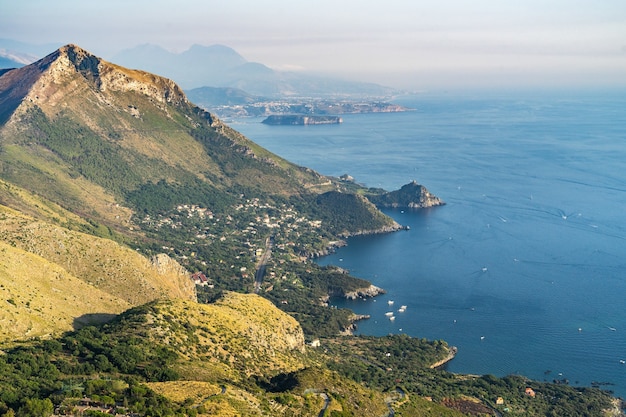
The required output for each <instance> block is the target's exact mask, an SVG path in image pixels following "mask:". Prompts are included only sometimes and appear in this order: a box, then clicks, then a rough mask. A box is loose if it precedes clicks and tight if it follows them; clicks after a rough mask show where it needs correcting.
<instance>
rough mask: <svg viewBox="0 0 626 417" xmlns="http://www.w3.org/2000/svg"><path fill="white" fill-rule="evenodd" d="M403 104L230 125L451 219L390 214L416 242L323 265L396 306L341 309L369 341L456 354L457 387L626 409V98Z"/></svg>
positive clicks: (548, 95) (459, 98)
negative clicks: (442, 345) (433, 200)
mask: <svg viewBox="0 0 626 417" xmlns="http://www.w3.org/2000/svg"><path fill="white" fill-rule="evenodd" d="M394 102H396V103H399V104H403V105H405V106H408V107H411V108H413V109H414V110H413V111H410V112H405V113H386V114H360V115H343V116H342V117H343V120H344V123H343V124H341V125H322V126H267V125H263V124H261V123H260V121H261V119H241V120H234V121H232V123H231V125H232V126H233V127H234V128H235V129H237V130H239V131H241V132H242V133H244V134H245V135H246V136H248V137H249V138H250V139H252V140H253V141H255V142H256V143H258V144H260V145H262V146H264V147H265V148H267V149H269V150H270V151H272V152H274V153H276V154H278V155H280V156H282V157H284V158H286V159H288V160H290V161H292V162H295V163H297V164H299V165H303V166H307V167H310V168H313V169H315V170H317V171H318V172H320V173H322V174H326V175H332V176H340V175H342V174H349V175H351V176H353V177H354V178H355V180H356V181H357V182H359V183H362V184H365V185H367V186H371V187H382V188H385V189H387V190H393V189H398V188H400V187H401V186H402V185H403V184H406V183H408V182H410V181H412V180H415V181H417V182H418V183H420V184H423V185H425V186H426V187H427V188H428V189H429V191H431V192H432V193H434V194H436V195H437V196H439V197H440V198H442V199H443V200H444V201H445V202H446V203H447V204H446V205H445V206H441V207H436V208H431V209H425V210H417V211H410V210H387V211H386V213H387V214H388V215H390V216H391V217H393V218H394V219H396V220H397V221H398V222H399V223H401V224H403V225H407V226H410V230H409V231H402V232H396V233H391V234H385V235H376V236H366V237H355V238H351V239H349V241H348V246H347V247H345V248H341V249H340V250H338V251H337V253H336V254H333V255H330V256H327V257H325V258H323V259H320V260H319V263H320V264H323V265H327V264H333V265H339V266H341V267H343V268H346V269H348V270H350V272H351V273H352V274H353V275H355V276H358V277H362V278H365V279H368V280H370V281H371V282H373V283H374V284H375V285H377V286H380V287H382V288H384V289H385V290H387V294H385V295H383V296H380V297H377V298H375V299H368V300H356V301H351V302H350V301H344V300H334V303H335V304H336V305H338V306H340V307H348V308H351V309H352V310H354V311H355V312H357V313H359V314H369V315H371V318H370V319H369V320H364V321H361V322H359V323H358V330H357V332H358V333H361V334H368V335H386V334H390V333H406V334H409V335H411V336H415V337H426V338H429V339H443V340H446V341H447V342H448V343H449V344H451V345H454V346H457V347H458V355H457V357H456V358H455V359H454V360H452V361H451V362H450V363H449V364H448V365H447V369H448V370H449V371H451V372H457V373H470V374H479V375H480V374H493V375H496V376H504V375H508V374H513V373H515V374H522V375H525V376H528V377H530V378H533V379H536V380H540V381H544V380H546V381H553V380H555V379H556V380H564V379H566V380H568V381H569V383H570V384H572V385H583V386H589V385H591V384H592V382H598V383H601V384H604V385H602V387H603V388H605V389H609V390H612V391H614V392H615V394H616V395H618V396H622V397H626V363H624V362H623V361H626V308H625V307H626V211H625V209H626V91H623V90H622V91H553V92H509V93H506V94H504V93H493V92H492V93H480V92H475V93H462V94H455V93H452V92H450V93H425V94H419V95H415V96H407V97H399V98H397V99H396V100H395V101H394ZM389 302H393V304H390V303H389ZM401 306H406V310H405V311H404V312H399V311H398V309H399V308H400V307H401ZM386 312H393V314H394V316H395V320H394V321H391V320H389V319H388V317H387V316H386V315H385V313H386Z"/></svg>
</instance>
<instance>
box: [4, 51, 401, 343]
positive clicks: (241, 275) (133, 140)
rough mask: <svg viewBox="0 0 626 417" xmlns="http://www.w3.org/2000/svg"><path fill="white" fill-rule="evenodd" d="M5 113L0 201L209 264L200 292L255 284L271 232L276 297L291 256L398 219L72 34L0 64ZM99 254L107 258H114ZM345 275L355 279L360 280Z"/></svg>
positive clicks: (194, 264) (186, 262)
mask: <svg viewBox="0 0 626 417" xmlns="http://www.w3.org/2000/svg"><path fill="white" fill-rule="evenodd" d="M0 122H2V126H1V127H0V180H2V181H3V182H4V183H5V184H6V188H2V187H0V203H2V204H3V205H5V206H7V207H10V208H12V209H14V210H17V211H19V212H20V213H22V214H23V215H26V216H29V217H32V218H33V219H35V220H39V221H41V222H45V227H42V229H46V230H48V231H47V232H45V233H44V232H40V233H41V234H42V235H46V234H50V235H51V236H56V235H58V234H59V233H60V232H57V231H55V230H58V228H59V227H60V228H62V229H63V230H65V229H67V230H68V231H67V232H65V233H70V232H80V233H87V234H89V235H92V236H95V237H97V238H101V239H102V238H105V239H109V240H114V241H115V242H117V244H122V245H125V246H130V247H132V248H133V249H135V251H134V252H133V253H135V254H139V253H140V254H142V255H143V256H144V257H146V258H148V259H153V258H155V257H158V256H162V255H161V254H165V255H167V256H169V257H170V258H171V259H174V260H175V261H178V262H180V263H181V264H182V266H183V267H184V268H186V269H187V270H188V271H190V273H191V272H197V271H201V272H203V273H204V274H207V275H208V276H209V278H210V280H211V283H212V287H213V288H214V290H213V291H208V293H207V292H206V291H205V293H203V294H201V296H202V297H205V298H207V299H211V298H212V297H213V296H214V295H211V294H209V293H216V292H218V291H220V290H223V289H228V290H238V291H252V290H253V289H254V287H255V285H256V286H260V284H259V283H257V284H255V282H254V280H251V279H249V278H248V279H245V278H246V277H248V276H249V274H254V269H255V268H256V265H257V262H258V259H257V257H258V255H257V254H258V253H262V252H263V251H264V250H267V249H268V243H267V239H268V238H270V237H271V236H274V242H275V244H276V246H277V249H280V251H282V252H283V254H282V255H281V256H283V257H284V258H285V259H284V260H287V261H288V263H284V264H276V265H272V267H273V270H272V272H273V273H274V274H275V277H267V278H266V279H265V280H264V281H263V285H264V286H265V287H266V288H268V289H273V290H274V291H275V292H276V294H275V295H273V294H270V293H269V292H266V296H268V297H269V298H271V299H275V300H277V302H279V301H280V298H279V297H281V298H284V297H285V293H284V291H283V290H284V289H286V288H285V287H286V285H285V284H284V283H281V284H280V285H275V284H276V283H275V282H274V280H275V279H276V278H277V277H282V276H284V274H286V273H293V272H287V271H288V270H289V269H291V266H290V265H291V264H292V262H294V261H296V260H298V259H299V258H300V257H302V256H305V257H306V256H311V254H313V253H319V252H320V251H322V250H325V249H326V248H327V247H328V246H329V245H330V242H333V241H336V240H338V239H339V236H341V235H349V234H351V233H360V232H363V231H377V230H383V229H384V230H388V229H389V228H392V229H393V228H397V227H399V226H398V225H396V224H395V222H393V220H391V219H390V218H389V217H387V216H384V215H382V213H380V212H379V211H378V210H377V209H376V208H375V206H374V205H373V204H372V203H371V202H369V201H368V200H367V199H365V198H363V197H360V196H357V195H355V194H353V192H351V191H350V192H349V191H348V189H347V188H346V187H345V186H344V185H343V183H342V182H340V181H338V180H335V179H331V178H327V177H324V176H322V175H320V174H318V173H316V172H314V171H312V170H310V169H307V168H303V167H299V166H296V165H293V164H291V163H289V162H288V161H285V160H283V159H281V158H279V157H278V156H276V155H273V154H271V153H270V152H268V151H267V150H265V149H263V148H261V147H259V146H258V145H256V144H254V143H253V142H251V141H250V140H248V139H246V138H245V137H244V136H242V135H241V134H239V133H238V132H236V131H234V130H232V129H231V128H229V127H228V126H226V125H225V124H224V123H222V122H221V121H220V120H219V119H217V118H215V117H214V116H212V115H211V114H209V113H207V112H205V111H204V110H202V109H200V108H198V107H196V106H195V105H193V104H192V103H190V102H189V101H188V100H187V98H186V96H185V94H184V93H183V91H182V90H181V89H180V88H179V87H178V86H177V85H176V84H175V83H174V82H173V81H171V80H169V79H167V78H163V77H160V76H156V75H154V74H151V73H147V72H143V71H139V70H130V69H127V68H124V67H120V66H118V65H115V64H111V63H109V62H107V61H104V60H102V59H101V58H98V57H96V56H94V55H92V54H90V53H88V52H87V51H85V50H83V49H81V48H79V47H78V46H75V45H68V46H65V47H62V48H60V49H59V50H57V51H55V52H54V53H52V54H50V55H48V56H46V57H45V58H43V59H41V60H39V61H37V62H35V63H33V64H30V65H27V66H25V67H22V68H19V69H14V70H10V71H7V72H5V73H4V74H2V76H0ZM304 236H306V238H303V237H304ZM10 239H11V241H12V242H14V243H13V244H14V246H16V247H20V248H21V249H24V250H27V251H31V252H34V253H36V254H37V255H40V256H41V253H42V250H40V249H38V246H37V245H36V244H35V243H29V244H28V245H26V246H19V244H18V243H19V242H20V239H21V238H20V239H17V238H16V237H15V236H10ZM72 241H74V240H72ZM107 241H108V240H107ZM295 241H298V244H294V242H295ZM83 246H84V245H81V246H79V247H78V248H76V249H75V250H76V251H79V250H82V249H80V248H81V247H83ZM53 247H54V246H53ZM66 251H67V253H66V252H65V251H62V253H64V254H66V255H67V256H69V257H70V259H74V260H75V261H74V263H73V264H72V265H74V266H75V265H77V264H79V263H81V264H83V267H82V268H83V269H77V270H74V269H73V268H72V267H70V265H68V261H64V260H62V259H57V258H55V257H54V252H51V253H49V255H50V256H51V257H52V258H53V259H51V261H52V262H55V263H59V264H60V265H61V266H63V267H65V268H66V269H67V270H68V272H69V273H71V274H72V275H73V276H75V277H81V278H84V279H86V280H87V281H88V283H90V284H92V285H96V284H98V285H100V286H101V287H102V286H105V287H107V291H109V292H110V293H111V294H112V295H114V296H116V297H120V296H121V294H119V293H118V292H116V291H115V288H118V289H119V288H120V287H119V286H118V283H116V282H115V281H112V282H111V283H108V284H107V283H106V282H104V283H99V282H94V281H93V279H89V278H88V276H90V274H88V273H86V272H85V270H87V271H91V272H93V273H95V274H96V275H97V276H101V277H102V276H106V275H107V273H105V272H103V271H101V270H100V267H93V266H91V267H90V266H89V262H87V260H85V261H81V262H78V260H80V259H83V256H82V255H77V253H76V252H73V250H70V249H66ZM274 251H275V253H277V252H276V249H275V250H274ZM46 253H47V252H46ZM298 262H301V261H299V260H298ZM70 263H71V262H70ZM85 265H86V266H85ZM107 265H110V267H111V268H114V267H116V264H115V262H114V261H110V263H109V264H107ZM117 269H118V270H119V271H120V272H121V273H123V274H126V275H128V276H131V275H133V274H134V273H133V272H132V270H130V269H124V268H122V267H120V266H119V265H118V266H117ZM333 274H334V273H332V272H323V273H321V272H319V271H317V269H310V268H309V269H308V270H307V271H304V272H302V273H301V274H300V277H299V280H302V281H304V282H309V283H310V284H308V285H307V286H301V285H299V284H298V283H297V282H295V281H294V282H292V283H291V284H289V285H288V286H287V287H292V288H291V292H290V297H289V298H292V299H293V303H294V304H291V305H289V306H285V308H290V309H292V310H293V309H294V308H295V310H296V311H293V313H294V314H295V313H296V312H300V313H303V309H304V310H315V311H317V310H320V309H322V307H321V306H320V305H319V304H318V302H317V301H316V300H318V299H319V298H321V297H323V296H324V295H326V294H328V293H330V292H333V291H335V289H336V287H337V284H336V283H333V282H332V281H331V280H330V279H329V277H332V276H334V275H333ZM342 281H343V284H341V285H344V286H345V285H347V286H348V287H350V290H354V289H356V288H358V287H359V286H361V287H362V286H365V287H367V286H368V285H369V284H368V283H364V282H361V280H355V279H354V278H349V277H342ZM320 282H322V283H324V284H323V285H320ZM142 285H143V284H142ZM159 285H160V286H163V285H165V283H163V282H162V283H161V284H159ZM341 285H340V286H341ZM127 286H128V285H127ZM143 286H146V285H143ZM355 286H356V287H355ZM132 287H133V288H135V287H137V288H139V287H141V285H140V284H139V283H136V284H133V285H132ZM279 288H283V290H279ZM159 291H160V290H158V288H153V289H151V290H150V291H148V292H149V293H152V296H151V297H152V298H150V297H138V296H139V294H141V291H139V290H133V294H134V295H137V298H136V299H128V297H126V298H124V297H121V298H123V299H125V300H126V302H128V303H131V304H132V305H136V304H139V303H141V302H146V301H148V300H149V299H154V298H157V297H158V296H160V295H159V294H161V293H160V292H159ZM174 292H175V291H173V290H171V291H170V293H169V296H170V297H171V296H173V294H174ZM179 293H182V294H185V290H180V291H179ZM179 296H180V294H179ZM296 299H298V300H303V299H307V300H309V301H308V302H307V303H305V304H301V303H300V302H298V303H295V300H296ZM107 311H109V310H107ZM337 314H339V315H340V316H341V319H340V320H338V321H336V322H335V323H336V324H334V326H348V325H349V317H350V315H349V313H348V312H333V315H337ZM320 317H323V316H320ZM339 323H341V324H339ZM316 328H317V329H325V331H328V332H333V331H335V330H339V329H338V328H334V327H326V328H325V327H322V326H318V325H316V324H314V322H311V323H310V324H309V327H307V329H311V331H313V329H316Z"/></svg>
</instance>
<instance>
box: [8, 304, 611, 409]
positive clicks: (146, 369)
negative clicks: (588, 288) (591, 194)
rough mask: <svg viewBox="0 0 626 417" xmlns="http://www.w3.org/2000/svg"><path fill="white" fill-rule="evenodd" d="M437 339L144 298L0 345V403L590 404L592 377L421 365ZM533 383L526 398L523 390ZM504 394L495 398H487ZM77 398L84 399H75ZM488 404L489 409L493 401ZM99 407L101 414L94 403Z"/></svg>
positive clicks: (594, 403)
mask: <svg viewBox="0 0 626 417" xmlns="http://www.w3.org/2000/svg"><path fill="white" fill-rule="evenodd" d="M448 352H449V348H448V347H447V345H446V344H445V342H441V341H434V342H429V341H426V340H423V339H414V338H410V337H408V336H406V335H397V336H388V337H382V338H372V337H369V338H361V337H340V338H333V339H322V340H321V342H320V347H319V348H312V347H309V346H305V344H304V335H303V332H302V329H301V328H300V326H299V325H298V323H297V322H296V321H295V320H294V319H293V318H292V317H290V316H289V315H287V314H285V313H282V312H280V311H279V310H278V309H276V308H275V307H274V306H273V305H272V304H271V303H269V302H268V301H267V300H263V299H262V298H260V297H258V296H257V295H253V294H237V293H225V294H224V296H223V297H221V298H219V299H218V300H216V301H215V302H214V303H212V304H209V305H202V304H198V303H195V302H192V301H183V300H167V301H153V302H150V303H148V304H145V305H143V306H139V307H135V308H132V309H130V310H128V311H126V312H124V313H123V314H121V315H119V316H118V317H117V318H115V319H114V320H112V321H110V322H109V323H107V324H104V325H101V326H97V327H96V326H87V327H84V328H82V329H81V330H79V331H77V332H72V333H68V334H66V335H64V336H63V337H62V338H59V339H52V340H46V341H43V342H38V343H34V344H31V345H25V346H21V347H18V348H14V349H9V350H6V351H5V352H4V354H3V355H1V356H0V369H1V370H2V376H3V378H0V412H2V413H3V414H4V415H7V413H9V415H13V414H12V412H15V415H17V416H31V417H34V416H49V415H50V414H52V413H53V411H54V410H56V411H55V414H66V415H67V414H70V415H76V414H79V413H80V411H81V410H83V411H84V407H85V406H87V405H89V407H90V408H91V410H92V411H98V412H107V413H117V415H124V416H130V415H141V416H157V415H163V416H166V415H169V416H195V417H197V416H209V415H213V416H216V415H217V416H268V417H269V416H276V415H286V416H287V415H299V416H311V417H313V416H320V415H330V416H344V415H348V416H349V415H365V416H392V415H396V414H397V415H403V416H435V415H436V416H452V417H457V416H463V415H468V414H469V415H477V416H478V415H497V414H496V413H497V412H498V413H502V412H505V411H504V410H505V408H506V409H507V410H508V411H507V413H508V415H513V416H529V415H537V416H540V415H568V416H579V415H580V416H582V415H585V416H594V415H597V416H600V415H604V411H603V410H604V409H608V408H609V407H610V406H611V403H610V401H609V397H608V395H607V394H605V393H603V392H602V391H600V390H597V389H584V388H581V389H575V388H572V387H569V386H564V385H556V384H546V383H538V382H534V381H528V380H526V379H524V378H522V377H516V376H514V377H507V378H504V379H498V378H495V377H493V376H484V377H475V376H463V375H453V374H448V373H446V372H442V371H439V370H434V369H430V367H429V365H430V364H433V363H435V362H437V361H438V360H440V359H442V358H444V357H445V356H446V355H447V354H448ZM529 385H532V386H533V387H534V389H535V390H536V392H537V395H536V397H535V398H531V397H529V396H528V395H526V394H525V388H526V387H527V386H529ZM498 397H500V398H506V403H505V404H504V405H500V406H496V405H495V399H496V398H498ZM81 407H82V408H81ZM496 410H498V411H496ZM95 415H100V414H95Z"/></svg>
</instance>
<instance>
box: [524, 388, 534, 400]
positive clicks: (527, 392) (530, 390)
mask: <svg viewBox="0 0 626 417" xmlns="http://www.w3.org/2000/svg"><path fill="white" fill-rule="evenodd" d="M525 394H526V395H528V396H529V397H532V398H535V390H533V389H532V388H530V387H527V388H526V391H525Z"/></svg>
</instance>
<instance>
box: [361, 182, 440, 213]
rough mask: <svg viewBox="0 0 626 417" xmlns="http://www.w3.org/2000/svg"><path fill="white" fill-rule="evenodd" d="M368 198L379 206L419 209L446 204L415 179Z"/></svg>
mask: <svg viewBox="0 0 626 417" xmlns="http://www.w3.org/2000/svg"><path fill="white" fill-rule="evenodd" d="M368 199H369V200H370V201H371V202H372V203H374V204H375V205H376V206H377V207H379V208H409V209H421V208H429V207H436V206H443V205H445V204H446V203H445V202H444V201H443V200H441V199H440V198H439V197H437V196H436V195H434V194H432V193H431V192H430V191H428V190H427V189H426V187H424V186H423V185H420V184H418V183H417V182H416V181H411V182H410V183H409V184H406V185H403V186H402V188H400V189H399V190H396V191H391V192H388V193H384V194H380V195H373V196H368Z"/></svg>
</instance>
